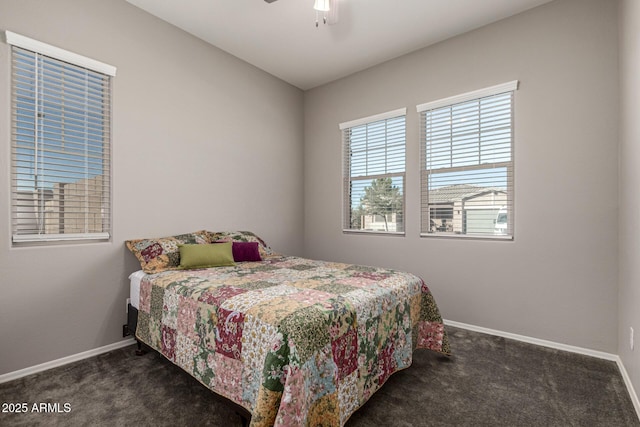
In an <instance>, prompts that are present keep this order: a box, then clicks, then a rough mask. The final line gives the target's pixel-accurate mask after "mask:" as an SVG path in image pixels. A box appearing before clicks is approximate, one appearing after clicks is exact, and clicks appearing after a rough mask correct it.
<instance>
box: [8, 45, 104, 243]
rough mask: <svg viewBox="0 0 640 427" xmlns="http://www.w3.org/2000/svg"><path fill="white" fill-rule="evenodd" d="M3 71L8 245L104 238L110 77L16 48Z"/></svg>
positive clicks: (13, 47)
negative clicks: (7, 99) (7, 83)
mask: <svg viewBox="0 0 640 427" xmlns="http://www.w3.org/2000/svg"><path fill="white" fill-rule="evenodd" d="M7 39H8V40H9V36H8V37H7ZM20 40H22V39H20ZM27 40H28V39H27ZM37 43H39V42H37ZM18 44H19V43H18ZM56 49H57V48H56ZM59 51H61V50H59ZM62 52H64V51H62ZM11 64H12V74H11V77H12V98H11V103H12V104H11V105H12V126H11V128H12V129H11V139H12V152H11V197H12V202H11V209H12V213H11V222H12V234H13V242H14V243H21V242H49V241H57V240H86V239H91V240H96V239H98V240H104V239H108V238H109V233H110V229H111V222H110V221H111V175H110V173H111V76H110V75H107V74H105V73H103V72H99V71H94V70H91V69H89V68H85V67H82V66H78V65H74V64H72V63H69V62H66V61H63V60H60V59H57V58H53V57H50V56H47V55H43V54H41V53H39V52H36V51H33V50H28V49H24V48H22V47H19V46H16V45H13V46H12V61H11ZM114 71H115V70H114Z"/></svg>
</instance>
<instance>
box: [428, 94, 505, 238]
mask: <svg viewBox="0 0 640 427" xmlns="http://www.w3.org/2000/svg"><path fill="white" fill-rule="evenodd" d="M516 87H517V82H510V83H507V84H504V85H498V86H495V87H492V88H488V89H483V90H480V91H476V92H471V93H469V94H464V95H459V96H457V97H452V98H449V99H448V101H449V102H447V100H444V101H445V102H443V101H435V102H434V103H429V104H423V105H421V106H418V111H419V112H420V135H421V199H422V200H421V234H422V235H440V236H469V237H472V236H473V237H485V238H487V237H490V238H512V237H513V230H514V161H513V98H514V91H515V89H516Z"/></svg>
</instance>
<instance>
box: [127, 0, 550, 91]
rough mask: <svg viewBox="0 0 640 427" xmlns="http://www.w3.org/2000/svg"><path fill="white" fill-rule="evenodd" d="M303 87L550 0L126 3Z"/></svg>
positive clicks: (142, 0) (176, 0) (174, 0)
mask: <svg viewBox="0 0 640 427" xmlns="http://www.w3.org/2000/svg"><path fill="white" fill-rule="evenodd" d="M127 1H128V2H129V3H131V4H133V5H135V6H138V7H139V8H141V9H143V10H145V11H147V12H149V13H150V14H152V15H155V16H157V17H159V18H161V19H163V20H165V21H167V22H169V23H171V24H173V25H175V26H177V27H179V28H182V29H183V30H185V31H187V32H189V33H191V34H193V35H194V36H196V37H199V38H200V39H202V40H205V41H206V42H208V43H210V44H212V45H214V46H217V47H218V48H220V49H222V50H224V51H226V52H228V53H230V54H232V55H234V56H236V57H238V58H240V59H243V60H245V61H246V62H249V63H250V64H253V65H254V66H256V67H258V68H260V69H262V70H264V71H266V72H268V73H270V74H273V75H274V76H276V77H279V78H280V79H282V80H284V81H286V82H289V83H290V84H292V85H294V86H297V87H299V88H300V89H303V90H306V89H310V88H313V87H316V86H319V85H322V84H324V83H328V82H330V81H333V80H336V79H339V78H341V77H344V76H347V75H349V74H352V73H354V72H357V71H360V70H364V69H366V68H369V67H371V66H373V65H376V64H379V63H381V62H384V61H387V60H390V59H393V58H396V57H398V56H401V55H403V54H405V53H408V52H412V51H414V50H417V49H420V48H422V47H425V46H429V45H431V44H434V43H437V42H439V41H441V40H445V39H447V38H450V37H453V36H455V35H458V34H462V33H465V32H467V31H470V30H473V29H475V28H479V27H481V26H484V25H487V24H490V23H492V22H495V21H498V20H500V19H503V18H506V17H509V16H512V15H515V14H517V13H520V12H523V11H525V10H527V9H530V8H533V7H536V6H539V5H541V4H543V3H547V2H549V1H551V0H337V1H338V3H339V7H338V12H339V13H338V22H337V23H336V24H334V25H324V24H323V23H322V20H321V22H320V25H319V26H318V28H316V26H315V20H316V13H315V11H314V10H313V4H314V0H278V1H275V2H274V3H271V4H269V3H266V2H265V1H264V0H127Z"/></svg>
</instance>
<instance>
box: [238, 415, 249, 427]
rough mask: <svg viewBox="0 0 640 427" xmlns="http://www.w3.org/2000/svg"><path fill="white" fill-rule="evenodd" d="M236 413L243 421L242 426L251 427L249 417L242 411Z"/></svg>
mask: <svg viewBox="0 0 640 427" xmlns="http://www.w3.org/2000/svg"><path fill="white" fill-rule="evenodd" d="M236 415H237V416H239V417H240V421H241V422H242V427H249V420H248V419H247V417H245V416H244V415H242V414H241V413H240V412H236Z"/></svg>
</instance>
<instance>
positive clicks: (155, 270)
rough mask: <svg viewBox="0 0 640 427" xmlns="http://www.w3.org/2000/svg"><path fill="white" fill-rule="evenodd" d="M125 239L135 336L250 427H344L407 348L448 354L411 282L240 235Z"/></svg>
mask: <svg viewBox="0 0 640 427" xmlns="http://www.w3.org/2000/svg"><path fill="white" fill-rule="evenodd" d="M126 243H127V247H128V248H129V249H130V250H131V251H132V252H133V253H134V255H136V257H137V258H138V260H139V261H140V263H141V268H142V270H141V271H139V272H136V273H134V274H132V276H131V282H132V286H131V290H132V291H131V301H132V305H133V306H134V307H135V309H134V312H137V319H133V321H131V320H130V326H131V323H132V322H133V323H134V326H133V327H134V328H135V336H136V339H137V340H139V341H140V342H142V343H144V344H146V345H147V346H149V347H150V348H152V349H154V350H156V351H158V352H159V353H161V354H162V355H163V356H164V357H166V358H167V359H168V360H170V361H171V362H172V363H174V364H176V365H177V366H179V367H180V368H182V369H183V370H184V371H186V372H187V373H188V374H189V375H191V376H193V377H194V378H196V379H197V380H198V381H200V382H201V383H202V384H204V385H205V386H207V387H208V388H209V389H211V390H212V391H214V392H215V393H217V394H219V395H221V396H223V397H225V398H227V399H229V400H230V401H232V402H234V403H235V404H237V405H239V406H240V407H242V408H245V409H246V411H247V412H248V413H249V414H250V415H251V420H250V422H251V426H271V425H287V426H298V425H320V424H322V425H330V426H342V425H344V424H345V422H346V421H347V420H348V418H349V417H350V416H351V414H353V413H354V412H355V411H356V410H357V409H358V408H359V407H360V406H362V405H363V404H364V403H365V402H366V401H367V400H368V399H369V397H370V396H371V395H372V394H373V393H375V392H376V391H377V390H378V389H379V388H380V387H381V386H382V385H383V384H384V383H385V381H386V380H387V379H388V378H389V376H390V375H391V374H393V373H394V372H397V371H399V370H401V369H405V368H408V367H409V366H410V365H411V361H412V354H413V351H414V350H415V349H417V348H422V349H428V350H432V351H435V352H439V353H442V354H445V355H449V353H450V350H449V343H448V338H447V335H446V332H445V330H444V325H443V323H442V317H441V316H440V313H439V311H438V307H437V305H436V302H435V300H434V298H433V295H432V294H431V292H430V291H429V288H428V287H427V285H426V284H425V283H424V282H423V281H422V280H421V279H420V278H419V277H417V276H414V275H412V274H409V273H405V272H401V271H395V270H390V269H383V268H376V267H367V266H358V265H350V264H342V263H335V262H326V261H318V260H310V259H304V258H299V257H293V256H285V255H280V254H276V253H274V252H273V251H271V249H270V248H269V247H268V246H267V245H266V244H265V243H264V241H263V240H262V239H260V238H259V237H258V236H256V235H255V234H253V233H250V232H208V231H199V232H195V233H188V234H183V235H179V236H172V237H170V238H163V239H140V240H130V241H127V242H126ZM187 249H189V251H191V250H193V251H199V253H200V258H198V260H197V262H195V264H193V263H191V261H192V260H193V256H192V255H189V257H188V256H187V254H188V252H187V251H186V250H187ZM236 249H237V250H236ZM206 251H215V253H216V254H217V255H216V256H218V258H220V256H219V253H221V252H224V254H225V257H226V258H225V259H224V260H222V261H220V260H219V259H216V260H215V261H216V262H210V261H211V259H212V258H215V257H212V256H209V258H207V257H206V256H205V257H203V256H202V253H205V252H206ZM236 252H237V253H236ZM206 253H208V252H206ZM187 258H188V259H189V260H190V261H189V262H186V261H187ZM230 258H231V259H230ZM203 266H206V268H202V267H203Z"/></svg>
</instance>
